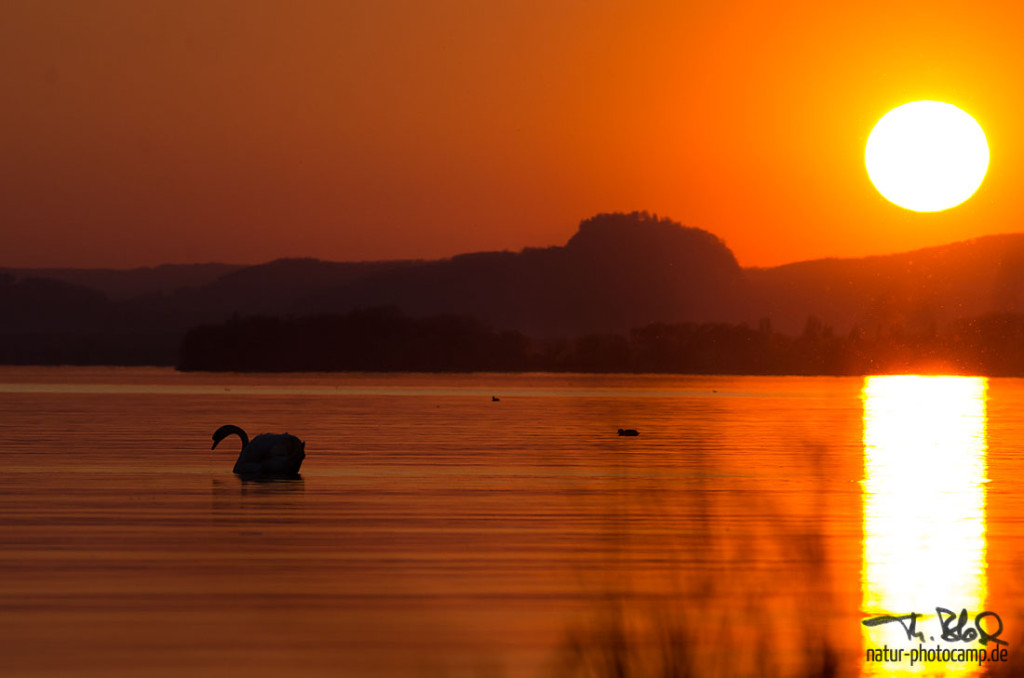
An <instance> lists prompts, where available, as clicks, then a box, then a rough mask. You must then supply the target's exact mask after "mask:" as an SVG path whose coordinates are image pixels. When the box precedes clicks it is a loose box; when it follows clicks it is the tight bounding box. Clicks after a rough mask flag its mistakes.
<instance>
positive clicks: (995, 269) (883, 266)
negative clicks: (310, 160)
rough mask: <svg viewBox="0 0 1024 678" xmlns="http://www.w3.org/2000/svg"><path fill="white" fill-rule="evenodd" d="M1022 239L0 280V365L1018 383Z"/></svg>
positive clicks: (646, 224) (615, 226)
mask: <svg viewBox="0 0 1024 678" xmlns="http://www.w3.org/2000/svg"><path fill="white" fill-rule="evenodd" d="M1022 292H1024V234H1009V235H1000V236H988V237H984V238H979V239H976V240H971V241H966V242H961V243H955V244H951V245H945V246H941V247H933V248H928V249H923V250H917V251H914V252H908V253H903V254H893V255H886V256H876V257H865V258H857V259H822V260H816V261H807V262H799V263H794V264H789V265H786V266H779V267H774V268H742V267H741V266H740V265H739V264H738V263H737V261H736V259H735V257H734V256H733V254H732V252H731V251H730V250H729V249H728V247H727V246H726V245H725V243H723V242H722V241H721V240H720V239H718V238H717V237H716V236H714V235H713V234H711V233H709V232H707V231H704V230H701V229H699V228H692V227H686V226H683V225H681V224H679V223H676V222H674V221H672V220H671V219H668V218H664V217H658V216H657V215H652V214H648V213H647V212H632V213H628V214H625V213H611V214H599V215H596V216H594V217H591V218H589V219H585V220H583V221H582V222H581V223H580V225H579V229H578V230H577V232H576V233H575V234H574V235H573V236H572V237H571V238H570V239H569V240H568V242H567V243H566V244H565V245H563V246H554V247H546V248H526V249H524V250H522V251H520V252H507V251H506V252H478V253H471V254H463V255H458V256H455V257H451V258H449V259H442V260H435V261H424V260H405V261H382V262H353V263H340V262H326V261H320V260H316V259H281V260H277V261H272V262H269V263H267V264H261V265H256V266H237V265H230V264H202V265H167V266H161V267H157V268H148V269H135V270H128V271H108V270H78V269H41V270H26V269H3V270H0V312H2V313H3V316H4V318H5V323H4V325H3V327H2V328H0V363H4V364H113V365H118V364H121V365H144V364H152V365H176V366H178V367H179V368H181V369H185V370H200V369H201V370H275V371H276V370H367V371H374V370H402V371H519V370H553V371H586V372H676V373H742V374H860V373H872V372H879V371H892V370H912V369H922V370H925V369H941V370H946V371H957V372H969V373H979V374H1024V360H1021V359H1019V358H1018V355H1017V354H1018V346H1020V345H1021V341H1020V340H1021V338H1022V335H1024V315H1022V314H1024V298H1022Z"/></svg>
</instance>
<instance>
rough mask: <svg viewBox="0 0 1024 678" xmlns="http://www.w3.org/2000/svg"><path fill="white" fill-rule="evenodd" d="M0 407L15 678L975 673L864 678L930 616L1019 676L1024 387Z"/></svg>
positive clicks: (583, 392) (133, 390) (156, 375)
mask: <svg viewBox="0 0 1024 678" xmlns="http://www.w3.org/2000/svg"><path fill="white" fill-rule="evenodd" d="M908 384H909V385H908ZM492 395H493V396H498V397H499V398H500V402H492V400H491V396H492ZM0 411H2V412H3V413H4V416H3V418H2V419H0V433H2V436H3V439H4V441H5V444H4V446H3V448H2V451H0V456H2V458H3V468H4V473H3V474H2V475H0V507H2V511H3V513H2V515H3V516H4V519H3V521H0V674H3V675H17V676H22V675H24V676H65V675H71V674H74V675H84V676H139V675H149V676H180V675H185V674H188V675H196V676H222V675H246V676H277V675H292V676H339V675H344V676H348V675H352V676H408V675H414V676H415V675H429V676H484V675H507V676H538V675H551V676H568V675H596V676H601V675H611V674H612V673H613V669H614V667H616V666H626V667H628V668H630V669H631V674H633V673H636V674H638V675H645V673H644V672H645V671H646V672H648V673H652V674H654V673H658V672H659V671H660V670H661V669H663V668H664V667H669V666H675V667H688V669H689V670H691V673H690V674H681V675H704V676H733V675H769V674H772V673H775V674H777V675H798V676H815V675H824V674H826V673H827V672H828V671H830V670H832V669H835V670H836V671H837V672H838V675H850V676H853V675H876V674H877V675H885V673H886V672H887V671H889V672H891V671H896V670H903V669H907V671H908V673H913V674H914V675H939V674H941V673H942V672H943V671H950V672H955V673H956V674H957V675H971V674H975V675H977V674H978V673H979V671H978V670H977V669H971V668H970V666H969V665H968V666H955V667H941V666H939V667H936V666H926V667H923V670H921V669H922V667H914V668H913V670H910V669H909V667H907V666H905V663H904V665H903V666H895V665H894V666H890V667H888V668H887V669H885V670H883V672H882V673H876V672H877V670H878V668H877V667H871V666H866V665H865V663H864V656H865V652H864V651H865V648H866V647H869V646H870V645H871V644H872V643H874V642H881V643H886V644H888V645H890V646H893V647H902V648H907V649H909V648H911V647H914V646H916V642H915V643H911V642H909V641H907V640H906V636H905V634H904V632H903V631H902V629H900V628H899V625H898V624H890V625H886V626H882V627H876V628H875V629H873V630H872V633H876V632H877V633H879V634H881V635H877V636H875V635H870V634H866V633H865V632H864V627H863V626H862V625H861V620H862V619H864V618H865V617H867V616H871V615H875V614H880V613H884V612H888V613H890V614H908V613H910V612H912V611H914V612H918V613H921V614H922V615H930V616H923V617H922V618H921V619H920V620H919V621H918V626H919V629H925V630H926V631H927V632H928V633H931V632H932V630H933V629H935V628H937V627H935V626H933V624H934V623H935V622H934V607H936V606H942V607H947V608H950V609H953V610H956V611H957V612H959V610H960V608H962V607H966V608H968V611H969V613H970V614H971V615H972V618H973V615H975V614H977V613H979V612H981V611H982V610H983V609H985V610H992V611H995V612H997V613H998V614H999V615H1000V617H1001V618H1002V621H1003V624H1004V625H1005V627H1006V630H1005V632H1004V634H1003V636H1002V637H1003V638H1004V639H1007V640H1009V641H1010V646H1009V654H1010V657H1011V663H1010V666H1011V667H1012V666H1013V665H1014V662H1013V661H1012V659H1013V657H1014V654H1015V652H1016V647H1017V646H1016V644H1015V643H1014V640H1015V639H1017V638H1019V637H1020V633H1019V632H1020V629H1021V617H1020V611H1021V610H1020V606H1019V602H1018V601H1019V600H1020V597H1019V594H1020V586H1019V584H1018V582H1019V581H1020V577H1019V576H1018V575H1019V572H1018V566H1017V565H1016V563H1018V562H1020V556H1021V550H1022V549H1021V546H1022V544H1024V542H1022V536H1024V520H1022V519H1024V502H1022V500H1021V499H1020V497H1019V496H1018V493H1017V492H1016V489H1017V487H1016V479H1017V478H1019V477H1020V476H1021V473H1022V471H1024V468H1022V461H1021V459H1020V455H1019V453H1018V441H1019V440H1021V439H1022V436H1024V424H1022V422H1024V382H1022V381H1020V380H1014V379H990V380H982V379H975V380H971V379H956V380H927V379H923V380H918V381H916V382H915V381H909V382H908V381H907V380H902V381H901V380H893V379H888V380H886V379H884V378H883V379H874V380H867V381H866V380H865V379H862V378H792V377H790V378H754V377H680V376H645V375H640V376H635V375H612V376H598V375H564V374H563V375H530V374H526V375H501V374H476V375H403V374H399V375H353V374H325V375H290V374H278V375H237V374H219V375H204V374H181V373H175V372H173V371H170V370H164V369H148V368H147V369H116V368H0ZM225 423H233V424H237V425H239V426H242V427H243V428H245V429H246V430H247V431H248V432H249V433H250V435H254V434H256V433H260V432H264V431H274V432H283V431H289V432H291V433H294V434H296V435H299V436H300V437H302V438H303V439H304V440H305V441H306V443H307V447H306V452H307V459H306V461H305V463H304V465H303V468H302V479H301V480H298V481H292V482H275V483H246V482H242V481H240V480H239V479H238V478H237V477H235V476H234V475H233V474H232V473H231V472H230V471H231V466H232V464H233V462H234V457H235V456H236V455H237V448H236V447H235V445H234V444H231V445H228V444H227V442H226V443H225V444H223V445H222V446H221V447H218V449H217V450H216V451H214V452H213V453H211V452H210V450H209V447H210V442H211V441H210V435H211V433H212V432H213V430H214V429H216V428H217V427H218V426H220V425H221V424H225ZM627 427H631V428H637V429H638V430H639V431H640V436H639V437H637V438H620V437H618V436H617V435H616V429H618V428H627ZM231 442H232V443H233V441H231ZM222 447H226V448H227V449H221V448H222ZM908 541H911V542H913V544H912V546H909V547H908V546H906V543H907V542H908ZM901 544H904V549H905V550H904V551H902V552H899V551H898V549H899V548H900V545H901ZM922 544H923V545H926V546H927V550H922V548H923V547H921V545H922ZM894 550H895V551H894ZM911 554H917V555H916V556H913V555H911ZM922 554H924V555H923V557H922ZM908 582H914V586H915V587H916V588H914V590H913V591H908V587H909V586H910V584H908ZM909 605H912V606H914V609H904V607H906V606H909ZM935 635H937V634H935ZM929 645H931V644H929ZM961 645H963V646H964V647H980V646H979V645H978V644H977V643H973V644H970V645H968V644H961ZM627 646H628V648H629V649H628V650H624V649H623V648H624V647H627ZM588 671H589V672H590V673H587V672H588Z"/></svg>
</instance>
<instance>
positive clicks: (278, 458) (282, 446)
mask: <svg viewBox="0 0 1024 678" xmlns="http://www.w3.org/2000/svg"><path fill="white" fill-rule="evenodd" d="M233 434H234V435H237V436H238V437H239V438H241V439H242V451H241V452H240V453H239V455H238V459H237V460H236V461H235V466H234V469H232V470H233V472H234V473H235V474H237V475H238V476H240V477H241V478H242V479H243V480H277V479H288V478H293V479H294V478H300V477H301V476H299V467H300V466H302V460H303V459H305V458H306V443H304V442H303V441H301V440H299V439H298V438H296V437H295V436H293V435H291V434H289V433H262V434H260V435H258V436H256V437H255V438H253V439H252V440H251V441H250V440H249V436H248V435H247V434H246V432H245V431H243V430H242V429H241V428H239V427H238V426H233V425H231V424H227V425H225V426H221V427H220V428H219V429H217V430H216V431H215V432H214V434H213V446H212V447H210V449H211V450H214V449H216V448H217V445H218V444H219V443H220V441H222V440H224V438H226V437H228V436H229V435H233Z"/></svg>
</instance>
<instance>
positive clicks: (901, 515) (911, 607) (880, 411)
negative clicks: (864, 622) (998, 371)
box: [861, 376, 988, 676]
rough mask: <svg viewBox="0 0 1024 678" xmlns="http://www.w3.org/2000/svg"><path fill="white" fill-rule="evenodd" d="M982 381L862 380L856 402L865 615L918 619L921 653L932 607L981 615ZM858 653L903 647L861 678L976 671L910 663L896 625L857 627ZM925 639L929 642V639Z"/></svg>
mask: <svg viewBox="0 0 1024 678" xmlns="http://www.w3.org/2000/svg"><path fill="white" fill-rule="evenodd" d="M987 385H988V384H987V380H986V379H984V378H981V377H925V376H883V377H867V378H866V379H865V382H864V388H863V391H862V394H861V397H862V400H863V403H864V482H863V502H864V514H863V516H864V518H863V519H864V524H863V527H864V541H863V549H864V550H863V558H862V568H863V569H862V579H861V592H862V603H861V607H862V610H863V612H864V614H865V615H867V616H869V617H872V616H878V615H883V614H889V615H905V614H910V613H911V612H917V613H919V614H920V615H921V616H920V617H919V618H918V621H917V630H918V631H922V632H923V633H924V641H923V645H924V647H926V648H929V649H931V648H935V647H936V646H941V647H943V648H964V649H978V648H980V647H981V646H980V645H978V644H977V643H976V642H975V643H962V642H961V643H955V644H953V643H948V642H943V641H942V640H941V637H940V635H941V625H940V624H939V622H938V620H937V617H936V613H935V608H936V607H944V608H947V609H949V610H953V611H956V612H959V611H960V610H961V609H967V611H968V614H969V615H971V620H972V622H973V617H974V615H976V614H977V613H979V612H981V611H982V610H984V605H985V597H986V577H985V484H984V483H985V476H986V465H985V453H986V443H985V419H986V413H985V393H986V389H987ZM862 633H863V639H864V647H865V650H866V649H868V648H876V649H881V648H884V647H888V648H890V649H903V650H904V655H903V660H902V661H888V662H878V663H867V662H866V663H865V664H864V672H863V675H865V676H881V675H885V676H893V675H915V676H918V675H950V674H955V675H958V676H970V675H977V674H979V673H980V669H979V668H978V667H977V665H976V663H975V664H972V663H957V662H950V663H941V662H932V663H925V664H921V663H915V664H914V665H913V666H911V664H910V662H909V661H908V659H907V653H908V651H909V650H911V649H914V648H919V647H920V646H921V645H922V641H919V640H917V639H915V640H914V641H910V640H908V639H907V634H906V631H904V629H903V628H902V627H901V625H900V624H898V623H889V624H884V625H881V626H876V627H873V628H867V627H862ZM933 638H934V640H933Z"/></svg>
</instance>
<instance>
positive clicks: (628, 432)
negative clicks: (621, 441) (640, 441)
mask: <svg viewBox="0 0 1024 678" xmlns="http://www.w3.org/2000/svg"><path fill="white" fill-rule="evenodd" d="M619 435H620V436H638V435H640V431H637V430H636V429H635V428H620V429H619Z"/></svg>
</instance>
